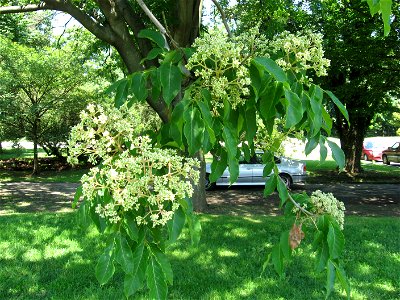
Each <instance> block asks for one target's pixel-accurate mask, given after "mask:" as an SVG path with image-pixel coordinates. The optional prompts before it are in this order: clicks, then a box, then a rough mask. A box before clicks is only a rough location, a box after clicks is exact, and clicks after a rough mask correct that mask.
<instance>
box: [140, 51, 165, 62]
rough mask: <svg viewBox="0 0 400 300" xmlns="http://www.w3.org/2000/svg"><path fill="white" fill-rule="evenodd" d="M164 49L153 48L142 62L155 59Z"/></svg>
mask: <svg viewBox="0 0 400 300" xmlns="http://www.w3.org/2000/svg"><path fill="white" fill-rule="evenodd" d="M163 52H164V50H163V49H161V48H153V49H151V50H150V52H149V53H148V54H147V56H146V58H144V59H142V61H141V62H140V63H143V62H144V61H146V60H153V59H155V58H156V57H158V56H159V55H160V54H161V53H163Z"/></svg>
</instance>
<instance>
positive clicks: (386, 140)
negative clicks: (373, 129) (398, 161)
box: [361, 136, 398, 161]
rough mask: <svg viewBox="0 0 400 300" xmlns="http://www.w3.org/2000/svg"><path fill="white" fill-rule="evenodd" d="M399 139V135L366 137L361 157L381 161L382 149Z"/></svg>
mask: <svg viewBox="0 0 400 300" xmlns="http://www.w3.org/2000/svg"><path fill="white" fill-rule="evenodd" d="M397 140H398V137H394V136H375V137H367V138H365V139H364V142H363V150H362V153H361V159H363V160H377V161H381V160H382V151H383V150H386V149H387V148H388V147H389V146H391V145H393V143H394V142H397Z"/></svg>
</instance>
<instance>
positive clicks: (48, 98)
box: [0, 39, 95, 155]
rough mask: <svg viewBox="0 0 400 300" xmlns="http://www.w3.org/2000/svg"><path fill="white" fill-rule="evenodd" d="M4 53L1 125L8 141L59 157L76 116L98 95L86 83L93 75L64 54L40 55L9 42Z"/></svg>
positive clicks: (51, 51)
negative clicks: (26, 143)
mask: <svg viewBox="0 0 400 300" xmlns="http://www.w3.org/2000/svg"><path fill="white" fill-rule="evenodd" d="M0 47H1V54H0V56H1V58H2V61H1V65H0V72H1V74H2V77H1V89H2V91H3V93H2V95H1V97H0V100H1V102H0V105H1V111H2V114H3V115H4V117H3V118H2V120H1V123H2V126H3V128H4V131H5V135H6V137H7V138H11V139H15V138H18V137H26V138H27V139H28V140H31V141H34V142H35V143H36V144H40V145H42V146H43V148H44V149H46V150H48V151H49V152H50V153H51V152H52V153H53V154H57V155H60V153H59V150H60V145H61V143H65V141H66V139H67V136H68V133H69V130H70V128H71V127H72V126H73V125H74V124H76V122H77V120H76V115H77V114H78V113H79V111H80V110H81V109H82V108H83V107H84V105H85V103H86V101H89V100H90V98H91V97H92V95H91V94H92V93H93V92H94V91H95V90H94V88H93V86H91V85H90V83H89V82H88V83H86V84H85V83H84V81H87V80H89V74H88V72H87V71H88V69H86V70H84V69H82V65H80V64H79V65H78V64H77V62H76V61H75V60H74V59H73V58H71V55H70V53H69V52H64V51H62V50H54V49H51V48H44V49H41V50H35V49H33V48H29V47H26V46H23V45H18V44H16V43H12V42H9V41H7V40H5V39H2V40H1V46H0ZM85 72H86V74H85ZM7 133H8V134H7Z"/></svg>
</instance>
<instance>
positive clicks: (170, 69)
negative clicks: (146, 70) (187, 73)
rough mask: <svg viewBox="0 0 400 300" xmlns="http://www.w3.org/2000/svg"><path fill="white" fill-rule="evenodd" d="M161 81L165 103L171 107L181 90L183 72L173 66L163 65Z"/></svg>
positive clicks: (161, 67)
mask: <svg viewBox="0 0 400 300" xmlns="http://www.w3.org/2000/svg"><path fill="white" fill-rule="evenodd" d="M160 79H161V86H162V88H163V89H162V94H163V98H164V101H165V103H167V104H168V105H170V104H171V102H172V100H173V99H174V98H175V97H176V95H178V93H179V91H180V90H181V82H182V74H181V71H180V70H179V68H178V67H177V66H175V65H173V64H162V65H161V66H160Z"/></svg>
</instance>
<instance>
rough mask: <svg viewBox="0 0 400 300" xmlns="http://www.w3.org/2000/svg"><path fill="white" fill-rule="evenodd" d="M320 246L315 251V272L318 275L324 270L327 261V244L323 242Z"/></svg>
mask: <svg viewBox="0 0 400 300" xmlns="http://www.w3.org/2000/svg"><path fill="white" fill-rule="evenodd" d="M320 245H321V246H320V248H319V249H318V251H317V260H316V264H315V271H316V272H318V273H319V272H322V271H323V270H324V269H325V268H326V263H327V262H328V259H329V250H328V244H327V243H326V241H324V240H323V241H322V243H321V244H320Z"/></svg>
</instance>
